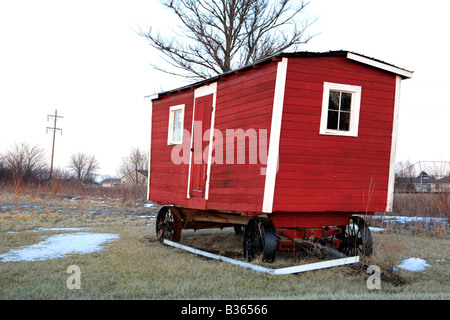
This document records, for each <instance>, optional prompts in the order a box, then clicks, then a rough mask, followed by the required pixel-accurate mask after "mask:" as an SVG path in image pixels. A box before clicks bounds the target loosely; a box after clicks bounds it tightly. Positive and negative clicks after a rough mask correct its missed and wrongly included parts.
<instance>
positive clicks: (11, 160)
mask: <svg viewBox="0 0 450 320" xmlns="http://www.w3.org/2000/svg"><path fill="white" fill-rule="evenodd" d="M3 161H4V162H5V163H6V165H7V167H8V168H9V170H10V172H11V175H12V177H13V180H14V184H15V188H16V193H17V192H18V191H19V189H20V187H21V185H22V183H23V182H27V181H31V180H32V179H35V178H42V175H43V173H44V171H45V167H46V163H45V153H44V150H43V149H42V148H41V147H39V146H38V145H34V146H32V145H29V144H27V143H21V144H15V145H13V146H12V147H11V148H10V149H8V150H7V151H6V153H5V154H4V156H3Z"/></svg>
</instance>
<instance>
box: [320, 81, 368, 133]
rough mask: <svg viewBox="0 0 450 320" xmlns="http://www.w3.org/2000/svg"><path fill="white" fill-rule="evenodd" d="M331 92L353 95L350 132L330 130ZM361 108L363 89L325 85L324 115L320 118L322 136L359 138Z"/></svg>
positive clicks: (351, 86) (325, 83) (327, 83)
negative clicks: (329, 107) (328, 124)
mask: <svg viewBox="0 0 450 320" xmlns="http://www.w3.org/2000/svg"><path fill="white" fill-rule="evenodd" d="M330 91H342V92H348V93H351V94H352V102H351V105H350V127H349V130H348V131H346V130H335V129H328V128H327V123H328V102H329V97H330ZM360 106H361V87H360V86H353V85H348V84H340V83H331V82H324V83H323V97H322V115H321V118H320V131H319V133H320V134H324V135H335V136H347V137H357V136H358V127H359V110H360Z"/></svg>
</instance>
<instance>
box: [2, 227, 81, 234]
mask: <svg viewBox="0 0 450 320" xmlns="http://www.w3.org/2000/svg"><path fill="white" fill-rule="evenodd" d="M88 229H89V228H37V229H33V230H25V231H23V232H39V231H86V230H88ZM6 233H20V232H19V231H8V232H6Z"/></svg>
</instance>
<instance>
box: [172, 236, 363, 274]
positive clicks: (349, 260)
mask: <svg viewBox="0 0 450 320" xmlns="http://www.w3.org/2000/svg"><path fill="white" fill-rule="evenodd" d="M164 244H166V245H169V246H172V247H175V248H178V249H182V250H186V251H188V252H191V253H194V254H197V255H201V256H204V257H207V258H211V259H215V260H219V261H223V262H227V263H231V264H234V265H238V266H241V267H244V268H250V269H252V270H254V271H258V272H265V273H269V274H273V275H282V274H294V273H300V272H306V271H312V270H319V269H325V268H331V267H337V266H342V265H346V264H354V263H358V262H359V256H355V257H346V258H340V259H334V260H328V261H323V262H316V263H309V264H304V265H299V266H294V267H287V268H279V269H272V268H267V267H263V266H259V265H256V264H253V263H248V262H244V261H240V260H236V259H232V258H228V257H224V256H220V255H217V254H213V253H209V252H206V251H202V250H199V249H195V248H192V247H188V246H185V245H182V244H180V243H177V242H173V241H170V240H164Z"/></svg>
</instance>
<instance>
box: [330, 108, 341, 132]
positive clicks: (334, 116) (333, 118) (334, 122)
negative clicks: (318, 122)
mask: <svg viewBox="0 0 450 320" xmlns="http://www.w3.org/2000/svg"><path fill="white" fill-rule="evenodd" d="M338 115H339V111H333V110H329V111H328V123H327V128H328V129H334V130H336V129H337V128H338Z"/></svg>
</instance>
